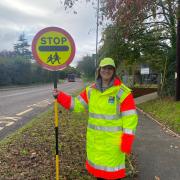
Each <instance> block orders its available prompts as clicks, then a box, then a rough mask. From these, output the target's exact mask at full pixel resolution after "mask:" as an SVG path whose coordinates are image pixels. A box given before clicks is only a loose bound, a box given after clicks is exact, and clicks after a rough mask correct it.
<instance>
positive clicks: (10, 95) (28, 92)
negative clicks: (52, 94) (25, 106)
mask: <svg viewBox="0 0 180 180" xmlns="http://www.w3.org/2000/svg"><path fill="white" fill-rule="evenodd" d="M40 91H41V92H43V91H46V92H47V89H44V88H43V89H37V90H32V91H26V92H19V93H14V94H8V95H3V96H0V98H5V97H12V96H19V95H23V94H30V93H34V92H36V93H37V92H40Z"/></svg>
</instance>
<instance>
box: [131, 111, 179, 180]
mask: <svg viewBox="0 0 180 180" xmlns="http://www.w3.org/2000/svg"><path fill="white" fill-rule="evenodd" d="M133 152H134V154H135V156H136V158H137V165H138V170H139V171H140V172H139V177H138V180H180V138H179V137H174V136H172V135H170V134H169V133H167V132H166V130H164V129H163V128H162V127H161V126H159V125H158V124H157V123H156V122H154V121H153V120H151V119H150V118H148V117H147V116H145V115H143V114H142V113H141V112H139V125H138V128H137V132H136V140H135V143H134V147H133Z"/></svg>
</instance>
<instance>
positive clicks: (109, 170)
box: [87, 160, 125, 172]
mask: <svg viewBox="0 0 180 180" xmlns="http://www.w3.org/2000/svg"><path fill="white" fill-rule="evenodd" d="M87 161H88V163H89V164H90V165H91V166H93V167H94V168H95V169H98V170H103V171H107V172H115V171H119V170H121V169H125V165H124V164H121V165H119V166H116V167H107V166H100V165H96V164H95V163H93V162H91V161H89V160H87Z"/></svg>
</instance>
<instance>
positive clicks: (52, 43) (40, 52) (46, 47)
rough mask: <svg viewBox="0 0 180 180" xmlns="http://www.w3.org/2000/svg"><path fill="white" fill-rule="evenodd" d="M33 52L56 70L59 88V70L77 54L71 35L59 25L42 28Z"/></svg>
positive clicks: (41, 62)
mask: <svg viewBox="0 0 180 180" xmlns="http://www.w3.org/2000/svg"><path fill="white" fill-rule="evenodd" d="M32 54H33V57H34V59H35V60H36V61H37V63H38V64H40V65H41V66H42V68H44V69H47V70H50V71H54V74H53V75H54V77H53V80H54V90H57V80H58V73H57V71H58V70H62V69H64V68H66V67H67V66H68V65H69V64H70V63H71V62H72V60H73V58H74V55H75V43H74V40H73V38H72V37H71V35H70V34H69V33H68V32H66V31H65V30H64V29H61V28H58V27H47V28H45V29H42V30H40V31H39V32H38V33H37V34H36V35H35V37H34V39H33V41H32ZM58 120H59V117H58V102H57V97H55V100H54V124H55V138H56V145H55V147H56V180H59V149H58Z"/></svg>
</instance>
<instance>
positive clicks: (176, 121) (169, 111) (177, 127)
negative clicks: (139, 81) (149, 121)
mask: <svg viewBox="0 0 180 180" xmlns="http://www.w3.org/2000/svg"><path fill="white" fill-rule="evenodd" d="M138 107H139V108H141V109H142V110H144V111H145V112H147V113H149V114H150V115H152V116H153V117H154V118H156V119H157V120H158V121H160V122H161V123H163V124H165V125H166V126H168V127H169V128H170V129H172V130H173V131H175V132H177V133H180V102H176V101H174V100H173V99H170V98H165V99H160V98H159V99H156V100H152V101H148V102H145V103H142V104H139V105H138Z"/></svg>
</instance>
